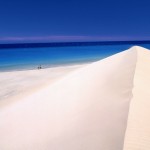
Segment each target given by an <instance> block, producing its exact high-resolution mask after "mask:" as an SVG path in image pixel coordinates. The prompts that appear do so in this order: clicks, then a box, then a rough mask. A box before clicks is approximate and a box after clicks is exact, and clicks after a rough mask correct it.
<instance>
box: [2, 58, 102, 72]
mask: <svg viewBox="0 0 150 150" xmlns="http://www.w3.org/2000/svg"><path fill="white" fill-rule="evenodd" d="M102 59H103V58H102ZM98 60H100V59H98ZM98 60H97V59H95V60H87V61H79V62H72V63H63V64H56V65H54V64H52V65H50V64H49V65H45V64H43V65H42V64H39V65H41V66H42V68H41V69H38V65H36V67H33V66H32V68H31V67H29V66H28V67H27V66H26V67H22V69H21V68H20V67H19V68H17V67H16V69H6V70H5V69H4V70H3V69H2V70H1V69H0V73H8V72H16V71H18V72H20V71H35V70H45V69H53V68H63V67H72V66H78V65H86V64H90V63H93V62H95V61H98Z"/></svg>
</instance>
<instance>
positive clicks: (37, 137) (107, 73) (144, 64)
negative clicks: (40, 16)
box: [0, 46, 150, 150]
mask: <svg viewBox="0 0 150 150" xmlns="http://www.w3.org/2000/svg"><path fill="white" fill-rule="evenodd" d="M149 58H150V51H149V50H147V49H145V48H142V47H139V46H134V47H132V48H130V49H128V50H125V51H123V52H120V53H117V54H115V55H112V56H110V57H107V58H105V59H103V60H99V61H96V62H93V63H90V64H82V65H75V66H68V67H66V66H65V67H58V68H50V69H41V70H31V71H20V72H19V71H15V72H12V74H11V72H7V73H1V78H2V80H1V83H2V82H5V84H6V83H7V84H6V85H4V84H3V85H4V86H5V91H6V94H5V93H4V94H3V95H7V96H6V97H5V98H6V99H5V100H1V102H2V103H1V105H0V108H1V109H0V120H1V122H0V149H2V150H18V149H21V150H31V149H32V150H49V149H51V150H70V149H71V150H91V149H94V150H100V149H102V150H139V149H140V150H149V148H150V142H149V139H150V130H149V125H150V119H149V118H150V111H149V106H150V102H149V99H150V94H149V81H150V79H149V78H150V71H149V70H150V67H149V64H150V59H149ZM12 77H13V78H12ZM6 81H9V82H6ZM10 83H11V86H10V89H14V91H15V92H14V93H13V94H11V92H10V91H11V90H10V89H9V88H8V87H9V85H10ZM18 84H19V85H18ZM19 93H20V94H19ZM11 98H12V99H11ZM4 101H5V103H3V102H4Z"/></svg>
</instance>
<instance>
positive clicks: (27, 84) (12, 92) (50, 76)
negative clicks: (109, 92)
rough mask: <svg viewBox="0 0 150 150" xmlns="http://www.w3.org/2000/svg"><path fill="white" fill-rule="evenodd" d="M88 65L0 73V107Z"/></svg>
mask: <svg viewBox="0 0 150 150" xmlns="http://www.w3.org/2000/svg"><path fill="white" fill-rule="evenodd" d="M88 64H90V63H84V64H74V65H71V64H70V65H66V66H58V67H51V68H45V69H40V70H38V69H36V70H22V71H10V72H0V85H1V86H0V91H1V93H0V107H1V106H3V105H4V106H5V105H6V106H7V105H8V104H12V102H14V101H18V99H20V98H22V97H26V96H28V95H30V94H32V93H34V92H37V91H39V90H40V89H42V88H44V87H46V86H48V85H51V84H53V83H54V82H56V81H58V80H60V79H61V78H63V77H64V76H66V75H67V74H69V73H70V72H72V71H74V70H76V69H78V68H81V67H83V66H86V65H88Z"/></svg>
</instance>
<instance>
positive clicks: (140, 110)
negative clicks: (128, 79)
mask: <svg viewBox="0 0 150 150" xmlns="http://www.w3.org/2000/svg"><path fill="white" fill-rule="evenodd" d="M136 49H137V53H138V54H137V55H138V56H137V64H136V70H135V75H134V88H133V99H132V100H131V105H130V111H129V119H128V125H127V131H126V136H125V143H124V150H150V51H149V50H146V49H144V48H141V47H136Z"/></svg>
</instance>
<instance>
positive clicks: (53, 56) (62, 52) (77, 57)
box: [0, 44, 150, 72]
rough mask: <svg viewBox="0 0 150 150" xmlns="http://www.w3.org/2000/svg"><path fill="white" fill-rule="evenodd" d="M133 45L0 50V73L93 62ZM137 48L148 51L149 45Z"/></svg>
mask: <svg viewBox="0 0 150 150" xmlns="http://www.w3.org/2000/svg"><path fill="white" fill-rule="evenodd" d="M132 46H133V45H131V44H126V45H100V46H74V47H73V46H72V47H71V46H70V47H48V48H16V49H0V72H2V71H14V70H27V69H37V67H38V66H39V65H41V66H42V67H43V68H48V67H54V66H63V65H68V64H69V65H70V64H80V63H87V62H93V61H97V60H100V59H103V58H105V57H108V56H110V55H112V54H115V53H118V52H121V51H123V50H126V49H128V48H130V47H132ZM139 46H142V47H145V48H148V49H150V44H140V45H139Z"/></svg>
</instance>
